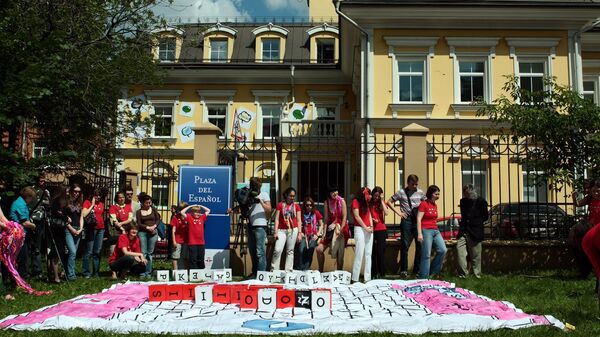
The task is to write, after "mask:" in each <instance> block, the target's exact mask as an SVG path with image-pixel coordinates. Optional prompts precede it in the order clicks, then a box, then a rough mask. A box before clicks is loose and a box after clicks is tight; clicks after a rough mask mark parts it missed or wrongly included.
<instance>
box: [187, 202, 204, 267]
mask: <svg viewBox="0 0 600 337" xmlns="http://www.w3.org/2000/svg"><path fill="white" fill-rule="evenodd" d="M188 210H190V213H187V211H188ZM202 211H204V214H202ZM181 213H183V214H185V221H186V222H187V228H188V230H187V232H188V234H187V246H188V263H189V267H190V269H204V267H205V266H204V222H205V221H206V218H207V217H208V215H209V214H210V209H209V208H208V207H206V206H202V205H190V206H188V207H186V208H184V209H183V210H181ZM186 213H187V214H186Z"/></svg>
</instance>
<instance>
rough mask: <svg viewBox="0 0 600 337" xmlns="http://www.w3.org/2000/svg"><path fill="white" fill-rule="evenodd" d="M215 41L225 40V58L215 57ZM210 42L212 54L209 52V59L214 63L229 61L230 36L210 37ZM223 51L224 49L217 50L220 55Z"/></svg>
mask: <svg viewBox="0 0 600 337" xmlns="http://www.w3.org/2000/svg"><path fill="white" fill-rule="evenodd" d="M213 42H225V51H224V53H225V57H224V58H213V52H214V51H215V50H214V48H213ZM209 44H210V54H209V60H210V62H212V63H227V61H228V60H229V39H228V38H210V39H209ZM222 53H223V51H222V50H220V49H219V50H217V54H218V55H219V56H220V55H221V54H222Z"/></svg>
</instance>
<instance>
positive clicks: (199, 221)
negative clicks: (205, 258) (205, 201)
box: [185, 213, 206, 246]
mask: <svg viewBox="0 0 600 337" xmlns="http://www.w3.org/2000/svg"><path fill="white" fill-rule="evenodd" d="M185 220H186V221H187V223H188V244H189V245H191V246H199V245H203V244H204V222H205V221H206V214H202V215H200V217H198V218H194V217H193V216H192V214H191V213H188V214H186V215H185Z"/></svg>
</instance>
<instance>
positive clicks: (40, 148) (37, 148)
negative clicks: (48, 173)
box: [31, 142, 48, 158]
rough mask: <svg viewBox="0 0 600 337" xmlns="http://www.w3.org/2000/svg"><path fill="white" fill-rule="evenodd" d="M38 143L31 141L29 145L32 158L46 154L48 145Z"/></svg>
mask: <svg viewBox="0 0 600 337" xmlns="http://www.w3.org/2000/svg"><path fill="white" fill-rule="evenodd" d="M39 144H40V143H36V142H33V144H32V145H31V157H32V158H41V157H44V156H45V155H47V154H48V147H47V146H41V145H39ZM36 151H39V152H40V154H39V155H36Z"/></svg>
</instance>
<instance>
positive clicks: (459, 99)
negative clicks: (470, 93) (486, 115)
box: [454, 56, 491, 104]
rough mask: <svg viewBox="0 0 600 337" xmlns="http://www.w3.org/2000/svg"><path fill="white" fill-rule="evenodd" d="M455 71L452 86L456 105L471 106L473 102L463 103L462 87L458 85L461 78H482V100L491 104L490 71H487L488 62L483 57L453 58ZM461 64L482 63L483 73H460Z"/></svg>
mask: <svg viewBox="0 0 600 337" xmlns="http://www.w3.org/2000/svg"><path fill="white" fill-rule="evenodd" d="M455 59H456V61H455V64H456V65H455V69H456V73H455V74H456V75H455V76H454V85H455V88H456V89H455V90H454V93H455V96H454V101H455V102H456V103H458V104H472V103H473V102H474V101H463V100H462V97H461V96H462V91H461V90H462V87H461V85H460V80H461V78H462V77H463V76H471V77H482V78H483V81H482V83H483V99H484V100H485V102H487V103H490V102H491V97H490V96H491V95H490V93H489V92H490V88H491V84H490V78H491V76H490V71H489V67H488V60H487V59H486V58H484V57H481V56H479V57H478V56H462V57H460V59H457V58H455ZM461 62H481V63H483V73H477V72H468V73H467V72H461V71H460V63H461Z"/></svg>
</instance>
